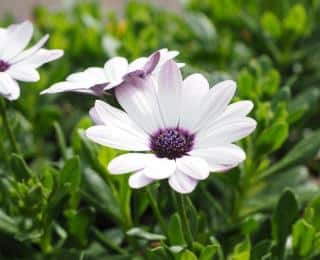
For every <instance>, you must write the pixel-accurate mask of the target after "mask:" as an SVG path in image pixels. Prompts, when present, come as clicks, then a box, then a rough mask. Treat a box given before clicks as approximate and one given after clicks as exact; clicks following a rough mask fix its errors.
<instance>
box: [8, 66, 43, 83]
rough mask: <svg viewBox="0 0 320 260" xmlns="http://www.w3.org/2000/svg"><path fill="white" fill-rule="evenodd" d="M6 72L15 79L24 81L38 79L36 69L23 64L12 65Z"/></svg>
mask: <svg viewBox="0 0 320 260" xmlns="http://www.w3.org/2000/svg"><path fill="white" fill-rule="evenodd" d="M7 73H8V74H10V76H11V77H12V78H14V79H15V80H20V81H25V82H36V81H38V80H39V79H40V75H39V73H38V71H36V70H35V69H34V68H32V67H28V66H23V65H13V66H11V67H10V68H9V69H8V70H7Z"/></svg>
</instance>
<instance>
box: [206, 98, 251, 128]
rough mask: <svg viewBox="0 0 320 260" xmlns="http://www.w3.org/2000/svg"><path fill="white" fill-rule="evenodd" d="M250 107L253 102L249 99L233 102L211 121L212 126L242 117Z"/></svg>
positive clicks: (248, 111) (247, 112)
mask: <svg viewBox="0 0 320 260" xmlns="http://www.w3.org/2000/svg"><path fill="white" fill-rule="evenodd" d="M252 109H253V103H252V102H251V101H249V100H243V101H238V102H235V103H233V104H231V105H229V106H228V107H227V108H226V110H225V111H224V112H223V113H222V115H221V116H219V117H218V118H217V119H216V120H215V121H213V122H212V126H215V125H217V124H222V123H227V122H228V121H232V120H235V119H237V118H243V117H245V116H246V115H248V114H249V113H250V111H251V110H252Z"/></svg>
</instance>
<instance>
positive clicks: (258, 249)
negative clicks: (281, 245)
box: [251, 240, 272, 260]
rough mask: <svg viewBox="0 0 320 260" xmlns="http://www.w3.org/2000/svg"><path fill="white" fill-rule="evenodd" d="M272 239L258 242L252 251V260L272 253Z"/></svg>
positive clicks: (258, 259) (259, 259)
mask: <svg viewBox="0 0 320 260" xmlns="http://www.w3.org/2000/svg"><path fill="white" fill-rule="evenodd" d="M271 245H272V244H271V241H270V240H262V241H260V242H258V243H257V244H256V245H255V246H254V247H253V248H252V251H251V260H261V259H263V258H264V257H266V256H268V255H270V254H271V251H270V250H271Z"/></svg>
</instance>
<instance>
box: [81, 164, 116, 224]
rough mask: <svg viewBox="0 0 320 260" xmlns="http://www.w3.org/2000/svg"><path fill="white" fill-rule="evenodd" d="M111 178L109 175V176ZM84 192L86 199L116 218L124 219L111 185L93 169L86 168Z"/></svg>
mask: <svg viewBox="0 0 320 260" xmlns="http://www.w3.org/2000/svg"><path fill="white" fill-rule="evenodd" d="M107 178H109V176H107ZM82 194H83V195H84V197H85V199H86V200H87V201H88V202H89V203H91V204H94V205H95V206H96V207H97V208H98V209H100V210H102V211H103V212H105V213H108V214H109V215H110V216H112V217H113V219H114V220H116V221H118V222H119V221H120V220H121V219H122V215H121V211H120V208H119V204H118V203H117V200H116V199H115V197H114V195H113V193H112V190H111V188H110V187H109V185H108V184H107V183H106V182H105V181H104V180H103V179H102V178H101V177H100V176H99V175H98V174H97V173H96V172H95V171H93V170H91V169H85V170H84V189H83V190H82Z"/></svg>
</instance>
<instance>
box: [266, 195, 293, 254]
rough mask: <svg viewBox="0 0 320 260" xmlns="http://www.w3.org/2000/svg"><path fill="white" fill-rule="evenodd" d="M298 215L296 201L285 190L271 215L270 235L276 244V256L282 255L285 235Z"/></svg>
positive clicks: (285, 239) (289, 231)
mask: <svg viewBox="0 0 320 260" xmlns="http://www.w3.org/2000/svg"><path fill="white" fill-rule="evenodd" d="M298 217H299V207H298V201H297V199H296V197H295V195H294V193H293V192H292V191H291V190H285V191H284V192H283V193H282V195H281V197H280V199H279V201H278V204H277V206H276V209H275V211H274V213H273V216H272V237H273V239H274V241H275V242H276V245H277V247H276V255H277V256H282V255H283V253H284V247H285V243H286V241H287V237H288V235H289V234H290V233H291V229H292V225H293V223H294V222H295V221H296V219H297V218H298ZM280 259H281V257H280Z"/></svg>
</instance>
